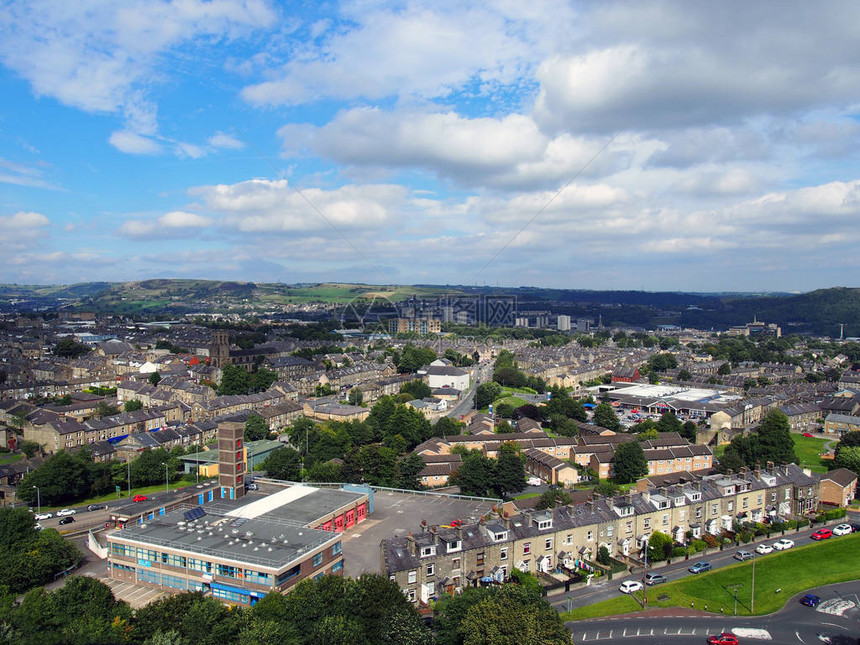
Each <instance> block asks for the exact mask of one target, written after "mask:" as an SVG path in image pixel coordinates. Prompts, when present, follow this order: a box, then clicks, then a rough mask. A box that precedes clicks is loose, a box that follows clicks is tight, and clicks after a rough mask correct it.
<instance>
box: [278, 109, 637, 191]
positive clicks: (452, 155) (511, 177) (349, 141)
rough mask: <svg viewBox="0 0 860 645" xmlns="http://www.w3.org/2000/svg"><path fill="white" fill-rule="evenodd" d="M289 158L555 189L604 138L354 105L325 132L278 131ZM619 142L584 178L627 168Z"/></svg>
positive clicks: (526, 123) (518, 122) (513, 120)
mask: <svg viewBox="0 0 860 645" xmlns="http://www.w3.org/2000/svg"><path fill="white" fill-rule="evenodd" d="M278 135H279V136H280V137H281V139H282V140H283V142H284V152H285V154H286V155H295V154H300V153H301V152H302V151H306V150H309V151H311V152H313V154H316V155H320V156H323V157H325V158H327V159H331V160H333V161H336V162H337V163H339V164H346V165H347V166H348V167H349V168H361V169H362V171H363V172H367V167H368V166H379V167H385V168H391V169H399V168H404V167H411V168H421V169H427V170H432V171H433V172H435V173H437V174H438V175H440V176H442V177H445V178H446V179H451V180H453V181H455V182H457V183H458V184H460V185H467V186H468V185H477V186H498V187H505V188H527V187H534V186H546V185H558V183H559V182H560V181H562V180H568V179H570V178H571V177H572V176H573V175H574V174H575V173H577V172H578V171H580V170H582V169H583V167H584V166H585V165H586V164H587V163H588V162H589V161H590V160H591V159H593V158H594V157H595V155H597V153H598V152H599V151H600V149H601V147H602V146H603V145H604V144H605V139H602V140H598V139H593V138H579V137H573V136H571V135H569V134H565V133H562V134H560V135H558V136H557V137H555V138H553V139H549V138H547V137H546V136H545V135H543V134H542V133H541V132H540V130H539V129H538V127H537V125H536V124H535V122H534V121H533V120H532V119H531V118H530V117H528V116H524V115H519V114H512V115H509V116H506V117H501V118H488V117H483V118H471V119H470V118H465V117H462V116H459V115H457V114H456V113H454V112H444V113H438V112H436V113H434V112H414V111H408V110H407V111H394V112H388V111H383V110H380V109H369V108H363V109H362V108H357V109H352V110H346V111H343V112H340V113H338V114H337V115H336V116H335V118H334V119H332V120H331V121H330V122H328V123H327V124H326V125H324V126H322V127H318V128H317V127H313V126H310V125H292V124H291V125H286V126H284V127H282V128H281V129H280V130H279V131H278ZM621 143H622V142H619V143H618V145H615V146H614V147H613V148H612V149H610V150H607V151H606V152H605V154H602V155H600V156H599V157H598V159H596V160H595V163H593V164H592V165H590V166H589V168H588V170H587V172H586V173H585V176H590V175H593V174H595V173H598V172H602V173H605V172H609V171H610V170H612V169H613V168H616V167H618V165H619V163H626V158H627V157H629V155H628V153H627V151H626V150H625V148H626V147H627V146H625V145H621Z"/></svg>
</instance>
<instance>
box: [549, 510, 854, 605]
mask: <svg viewBox="0 0 860 645" xmlns="http://www.w3.org/2000/svg"><path fill="white" fill-rule="evenodd" d="M817 528H820V525H816V527H815V528H809V527H807V528H805V529H801V530H800V531H798V532H795V531H787V532H786V533H785V537H786V538H788V539H790V540H794V542H795V544H796V546H801V545H803V544H808V543H809V542H811V540H810V538H809V536H810V535H812V532H813V531H814V530H816V529H817ZM782 537H783V536H782V534H780V533H774V534H773V536H772V537H771V538H770V539H768V540H758V541H757V542H755V543H751V544H745V545H741V546H740V548H737V547H734V546H733V547H731V548H727V549H724V550H723V551H717V552H716V553H711V554H709V555H707V556H702V557H693V556H691V557H690V559H689V560H677V561H673V563H672V564H670V565H665V566H662V567H657V568H653V569H651V568H649V569H648V570H649V571H656V572H659V573H662V574H663V575H664V576H666V578H668V580H669V582H672V581H674V580H680V579H681V578H686V577H688V576H692V575H695V574H692V573H690V572H689V571H687V569H688V568H689V567H690V565H692V564H693V563H694V562H698V561H699V560H705V561H707V562H710V564H711V567H712V568H713V569H720V568H722V567H726V566H728V565H730V564H737V562H738V561H737V560H736V559H735V558H734V555H735V553H737V552H738V551H753V550H754V549H755V547H756V546H758V545H759V544H762V543H766V544H773V543H774V542H776V541H777V540H778V539H780V538H782ZM834 539H838V538H834ZM774 553H776V552H774ZM755 557H757V558H772V557H774V554H769V555H756V556H755ZM643 573H644V572H643V571H642V569H641V568H640V569H638V570H637V571H634V575H632V576H631V575H625V574H620V575H616V576H613V578H612V580H610V581H607V582H605V583H601V584H599V585H592V586H589V587H582V588H579V589H575V590H573V591H570V592H568V593H566V594H565V593H562V594H560V595H558V596H550V597H549V598H548V600H549V601H550V602H551V603H552V605H553V606H554V607H555V608H556V609H559V610H564V609H566V608H567V605H568V599H569V598H570V599H572V602H573V607H583V606H586V605H592V604H594V603H596V602H600V601H602V600H609V599H610V598H616V597H617V596H618V595H619V594H620V593H621V592H620V591H619V590H618V586H619V585H620V584H621V583H622V582H623V581H624V580H641V579H642V576H643ZM645 589H646V591H647V592H648V593H649V594H651V593H655V594H656V593H659V591H660V586H659V585H657V586H654V587H645ZM713 609H715V610H717V611H718V610H719V608H718V607H714V608H713Z"/></svg>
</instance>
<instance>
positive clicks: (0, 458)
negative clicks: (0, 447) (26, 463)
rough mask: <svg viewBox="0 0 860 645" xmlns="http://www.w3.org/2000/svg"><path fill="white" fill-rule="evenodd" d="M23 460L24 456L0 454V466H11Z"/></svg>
mask: <svg viewBox="0 0 860 645" xmlns="http://www.w3.org/2000/svg"><path fill="white" fill-rule="evenodd" d="M23 458H24V455H21V454H14V453H11V452H7V453H2V454H0V466H2V465H4V464H13V463H15V462H16V461H21V460H22V459H23Z"/></svg>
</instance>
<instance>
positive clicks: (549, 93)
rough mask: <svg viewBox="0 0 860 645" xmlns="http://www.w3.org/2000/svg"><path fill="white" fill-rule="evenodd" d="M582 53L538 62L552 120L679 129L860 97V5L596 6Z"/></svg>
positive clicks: (542, 97)
mask: <svg viewBox="0 0 860 645" xmlns="http://www.w3.org/2000/svg"><path fill="white" fill-rule="evenodd" d="M585 19H586V22H587V23H588V24H589V26H590V27H591V34H590V39H589V41H588V43H587V44H586V45H585V47H583V48H582V49H581V50H579V51H573V52H570V53H559V54H557V55H555V56H553V57H551V58H548V59H547V60H545V61H544V62H543V63H542V64H541V66H540V68H539V69H538V71H537V79H538V80H539V82H540V84H541V90H540V94H539V96H538V99H537V103H536V115H537V118H538V120H539V122H540V123H542V124H543V125H544V126H546V127H547V128H550V129H568V130H571V129H575V130H579V131H581V130H583V129H585V130H591V129H598V130H605V129H608V130H614V129H618V128H621V127H629V128H634V129H639V130H647V129H650V128H677V127H679V126H691V125H700V124H715V123H738V122H739V121H741V120H742V119H744V118H748V117H752V116H757V115H762V114H770V115H790V114H794V113H796V112H797V111H798V110H809V109H814V108H816V107H818V106H824V105H831V104H834V103H836V104H841V105H843V106H846V107H847V106H849V105H851V104H853V103H855V102H857V100H858V98H860V89H858V88H860V84H858V81H860V66H858V64H857V61H858V60H860V42H858V37H857V36H858V28H857V25H858V24H860V6H858V5H856V4H853V3H840V4H839V8H838V10H834V11H826V12H823V11H819V10H818V9H817V8H816V7H814V6H812V5H809V4H808V3H800V2H791V3H783V4H780V5H779V7H776V6H775V5H772V4H770V3H746V4H732V5H726V4H724V3H722V4H721V3H692V4H691V3H688V2H683V1H675V0H667V1H664V2H659V3H640V4H638V5H636V4H630V3H626V2H607V3H599V4H596V5H594V6H593V8H592V10H591V11H590V13H589V14H588V15H587V16H586V17H585Z"/></svg>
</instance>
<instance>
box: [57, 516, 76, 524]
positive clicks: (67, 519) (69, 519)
mask: <svg viewBox="0 0 860 645" xmlns="http://www.w3.org/2000/svg"><path fill="white" fill-rule="evenodd" d="M74 521H75V518H74V517H72V516H71V515H67V516H66V517H64V518H63V519H61V520H60V521H59V524H71V523H72V522H74Z"/></svg>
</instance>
